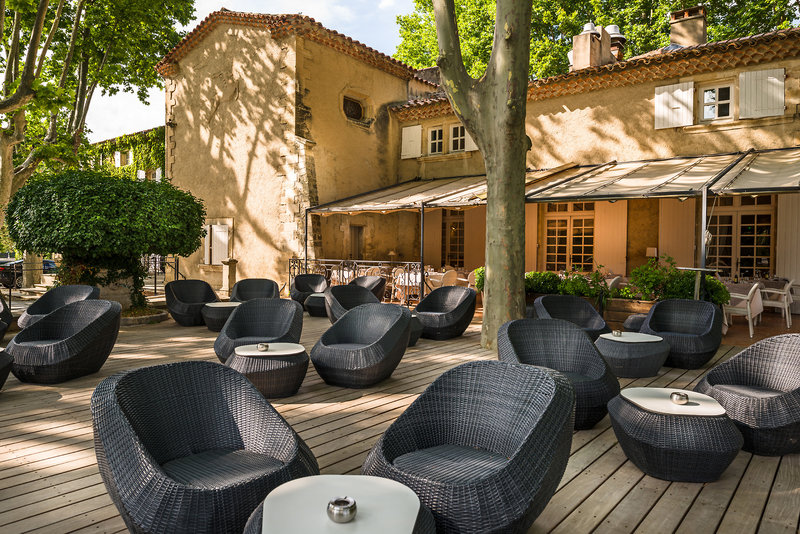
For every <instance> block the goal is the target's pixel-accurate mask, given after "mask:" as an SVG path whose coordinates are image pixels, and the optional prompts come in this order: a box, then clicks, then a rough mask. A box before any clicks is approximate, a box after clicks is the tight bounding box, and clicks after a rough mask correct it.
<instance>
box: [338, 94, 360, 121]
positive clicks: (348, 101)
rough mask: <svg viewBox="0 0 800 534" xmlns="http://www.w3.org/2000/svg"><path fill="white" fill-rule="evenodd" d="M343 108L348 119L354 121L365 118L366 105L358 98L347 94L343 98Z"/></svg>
mask: <svg viewBox="0 0 800 534" xmlns="http://www.w3.org/2000/svg"><path fill="white" fill-rule="evenodd" d="M342 109H343V110H344V115H345V117H347V118H348V119H350V120H354V121H363V120H364V106H363V105H362V104H361V102H359V101H358V100H356V99H354V98H350V97H347V96H345V97H344V98H343V99H342Z"/></svg>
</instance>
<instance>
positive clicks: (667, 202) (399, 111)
mask: <svg viewBox="0 0 800 534" xmlns="http://www.w3.org/2000/svg"><path fill="white" fill-rule="evenodd" d="M606 30H611V31H606ZM615 30H616V29H615V28H614V27H609V28H607V29H602V28H600V29H595V28H593V27H587V28H586V30H585V31H584V32H583V33H582V34H580V35H578V36H575V38H574V41H573V44H574V46H573V51H572V55H571V58H572V62H573V68H572V71H571V72H570V73H568V74H564V75H559V76H554V77H550V78H545V79H540V80H535V81H533V82H531V84H530V87H529V91H528V106H527V115H528V120H527V131H528V135H529V136H530V138H531V140H532V142H533V148H532V150H531V151H530V152H529V154H528V168H529V169H530V171H529V177H528V182H529V184H528V186H527V189H528V194H527V200H528V201H529V204H528V206H527V216H526V237H527V239H526V241H527V244H526V264H527V265H526V268H527V269H528V270H533V269H535V270H563V269H570V268H576V269H579V270H587V269H590V268H591V267H593V266H596V265H597V264H602V265H604V266H605V268H606V269H607V270H610V271H612V272H615V273H620V274H625V273H628V272H630V270H631V269H632V268H634V267H636V266H638V265H640V264H642V263H643V262H645V261H646V260H647V258H648V256H653V255H657V254H662V253H667V254H669V255H671V256H673V257H674V258H675V259H676V260H677V261H678V264H679V265H686V266H691V265H696V264H697V262H698V261H699V256H700V250H701V248H702V247H701V246H700V245H701V244H702V242H701V240H700V234H701V232H702V230H703V228H706V227H707V228H708V230H709V231H710V232H711V233H712V238H711V239H710V241H708V245H709V246H708V248H707V255H708V263H709V264H711V265H715V266H718V267H720V269H721V270H722V271H723V274H730V275H733V274H736V273H738V274H740V275H742V276H755V275H765V274H769V275H774V274H780V275H784V276H790V277H796V278H798V279H800V243H798V240H797V239H796V238H795V237H794V232H795V231H796V228H798V227H800V195H798V194H797V193H796V191H797V190H798V186H800V149H796V148H795V149H793V147H797V146H798V144H799V143H800V126H798V125H799V124H800V122H798V112H797V109H796V108H798V106H800V81H798V80H800V29H797V28H794V29H789V30H781V31H776V32H772V33H768V34H762V35H757V36H752V37H746V38H741V39H736V40H732V41H723V42H714V43H706V42H705V13H704V11H703V8H692V9H688V10H683V11H679V12H676V13H673V14H672V34H671V38H672V41H673V43H672V44H670V45H669V46H667V47H665V48H663V49H660V50H655V51H652V52H650V53H648V54H644V55H642V56H639V57H634V58H630V59H628V60H621V59H619V58H621V57H622V49H623V47H624V36H622V35H620V34H619V32H618V31H615ZM158 69H159V72H160V73H161V74H162V75H163V76H164V77H165V81H166V86H167V125H168V127H167V171H166V172H167V175H168V176H170V177H171V179H172V180H173V183H175V184H176V185H178V186H180V187H184V188H188V189H189V190H191V191H192V193H193V194H195V195H196V196H199V197H201V198H203V199H204V200H205V201H206V204H207V207H208V214H209V225H210V226H209V229H210V230H211V232H210V237H209V238H208V239H207V243H206V246H205V247H204V248H205V250H204V251H199V252H198V253H196V254H195V255H194V256H193V257H192V258H189V261H188V262H185V264H187V268H186V269H185V270H187V272H188V273H187V274H189V275H190V276H200V277H204V278H207V279H209V280H210V281H212V283H213V282H216V283H219V274H218V272H219V271H221V267H220V266H219V265H218V263H219V260H221V259H222V258H224V257H229V256H232V257H235V258H237V259H238V260H239V261H240V263H239V266H240V273H239V274H240V277H245V276H269V277H272V278H275V279H278V280H283V281H286V280H287V278H288V261H289V258H290V257H292V256H297V257H304V255H305V254H306V241H305V236H306V235H308V240H307V243H308V255H309V257H317V258H321V257H325V258H355V259H375V260H385V259H390V258H389V257H388V256H387V254H388V253H389V251H394V252H396V253H397V254H398V256H397V258H399V259H403V260H407V261H418V260H419V257H420V242H421V237H422V238H423V239H424V246H423V249H424V262H425V263H426V264H433V265H442V264H450V265H454V266H456V267H463V268H465V269H472V268H475V267H477V266H479V265H482V264H483V253H484V240H485V208H484V206H483V205H482V204H483V203H485V188H484V187H483V183H484V181H483V180H484V176H483V173H484V169H483V160H482V157H481V155H480V152H478V151H477V149H476V147H475V145H474V143H472V140H471V139H470V137H469V134H468V133H467V132H465V130H464V128H463V126H462V125H461V124H460V123H459V122H458V119H457V118H456V117H455V115H454V114H453V112H452V109H451V108H450V105H449V103H448V101H447V99H446V98H445V97H444V95H443V93H441V92H440V91H439V90H438V89H439V88H438V86H437V84H436V82H437V81H438V79H437V73H436V70H435V69H425V70H420V71H417V70H414V69H411V68H409V67H407V66H405V65H403V64H401V63H399V62H397V61H395V60H393V59H392V58H389V57H388V56H385V55H383V54H380V53H378V52H376V51H375V50H372V49H370V48H368V47H366V46H365V45H363V44H361V43H358V42H355V41H352V40H350V39H348V38H347V37H345V36H343V35H341V34H338V33H337V32H335V31H332V30H328V29H325V28H323V27H322V26H320V25H319V24H317V23H315V22H314V21H313V20H312V19H309V18H307V17H303V16H299V15H287V16H274V15H254V14H245V13H233V12H228V11H219V12H215V13H213V14H211V15H210V16H209V17H208V18H207V19H206V20H204V21H203V22H202V23H200V25H199V26H198V27H197V28H196V29H195V30H194V31H192V32H191V33H190V34H189V35H187V37H186V38H185V39H184V41H182V42H181V43H180V44H179V45H178V46H177V47H176V48H175V49H174V50H173V51H171V52H170V53H169V54H168V55H167V56H166V57H165V58H164V60H163V61H162V62H161V63H160V64H159V65H158ZM704 195H705V196H707V200H706V204H705V209H703V202H702V199H703V198H704ZM306 210H308V212H309V213H310V216H309V217H308V221H309V222H308V231H307V232H306ZM421 211H424V214H425V215H424V230H423V229H422V228H421V226H420V222H421V221H420V213H421ZM421 234H422V235H421Z"/></svg>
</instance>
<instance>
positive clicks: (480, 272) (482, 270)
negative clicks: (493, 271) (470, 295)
mask: <svg viewBox="0 0 800 534" xmlns="http://www.w3.org/2000/svg"><path fill="white" fill-rule="evenodd" d="M474 272H475V289H477V290H478V292H479V293H480V292H481V291H483V283H484V281H485V280H486V267H478V268H477V269H475V271H474Z"/></svg>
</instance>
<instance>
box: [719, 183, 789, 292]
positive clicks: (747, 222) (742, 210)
mask: <svg viewBox="0 0 800 534" xmlns="http://www.w3.org/2000/svg"><path fill="white" fill-rule="evenodd" d="M773 205H774V200H773V197H772V196H771V195H759V196H757V197H750V196H742V197H718V198H709V199H708V213H709V218H708V231H709V232H710V233H711V242H710V243H709V245H708V249H707V254H706V255H707V260H708V261H707V264H708V266H709V267H713V268H716V269H719V274H720V276H725V277H732V276H736V275H738V276H740V277H742V278H763V277H768V276H771V275H772V272H773V266H772V258H773V256H774V254H773V253H774V246H773V242H774V239H773V230H772V229H773V224H774V221H775V216H774V211H773V210H774V207H773Z"/></svg>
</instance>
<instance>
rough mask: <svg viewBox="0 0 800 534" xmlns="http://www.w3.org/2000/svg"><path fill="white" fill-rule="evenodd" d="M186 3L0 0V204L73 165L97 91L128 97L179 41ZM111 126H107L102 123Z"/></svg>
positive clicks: (155, 82)
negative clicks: (40, 170) (1, 71)
mask: <svg viewBox="0 0 800 534" xmlns="http://www.w3.org/2000/svg"><path fill="white" fill-rule="evenodd" d="M193 4H194V2H193V0H163V1H160V2H151V1H150V0H58V2H57V3H56V2H53V3H51V2H49V1H48V0H15V1H11V0H9V1H8V2H6V0H0V35H2V47H3V51H2V52H3V53H2V54H0V64H2V65H3V67H4V68H5V76H4V79H3V85H2V94H1V95H0V205H2V204H5V203H6V202H7V201H8V199H9V197H10V195H11V194H12V193H13V192H14V191H16V190H17V189H19V187H20V186H21V185H22V184H23V183H24V182H25V180H27V179H28V178H29V177H30V176H31V175H32V174H33V172H34V171H35V170H36V168H37V167H38V166H39V165H40V164H41V163H42V162H43V161H47V162H48V164H49V165H50V167H51V168H63V166H65V165H72V164H75V163H76V162H77V155H76V153H77V152H78V149H79V148H80V146H81V145H82V144H84V143H85V138H84V133H85V129H86V124H85V123H86V115H87V113H88V111H89V107H90V105H91V101H92V98H93V96H94V94H95V92H96V91H97V90H98V89H99V90H100V91H102V92H103V93H105V94H115V93H117V92H119V91H123V92H131V93H136V94H137V96H138V97H139V98H140V99H141V100H142V101H146V94H147V89H148V88H150V87H154V86H159V85H160V84H161V80H160V78H159V76H158V75H157V73H156V72H155V70H154V69H153V65H155V63H156V62H157V61H158V60H159V59H160V58H161V57H163V56H164V54H166V52H167V51H169V49H170V48H172V47H173V46H174V45H175V44H176V43H177V42H178V41H179V40H180V38H181V35H182V34H181V33H180V32H179V31H177V30H176V29H175V26H176V24H178V23H180V24H186V23H188V22H189V20H191V17H192V15H193V12H194V7H193ZM109 119H110V120H113V118H109Z"/></svg>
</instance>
